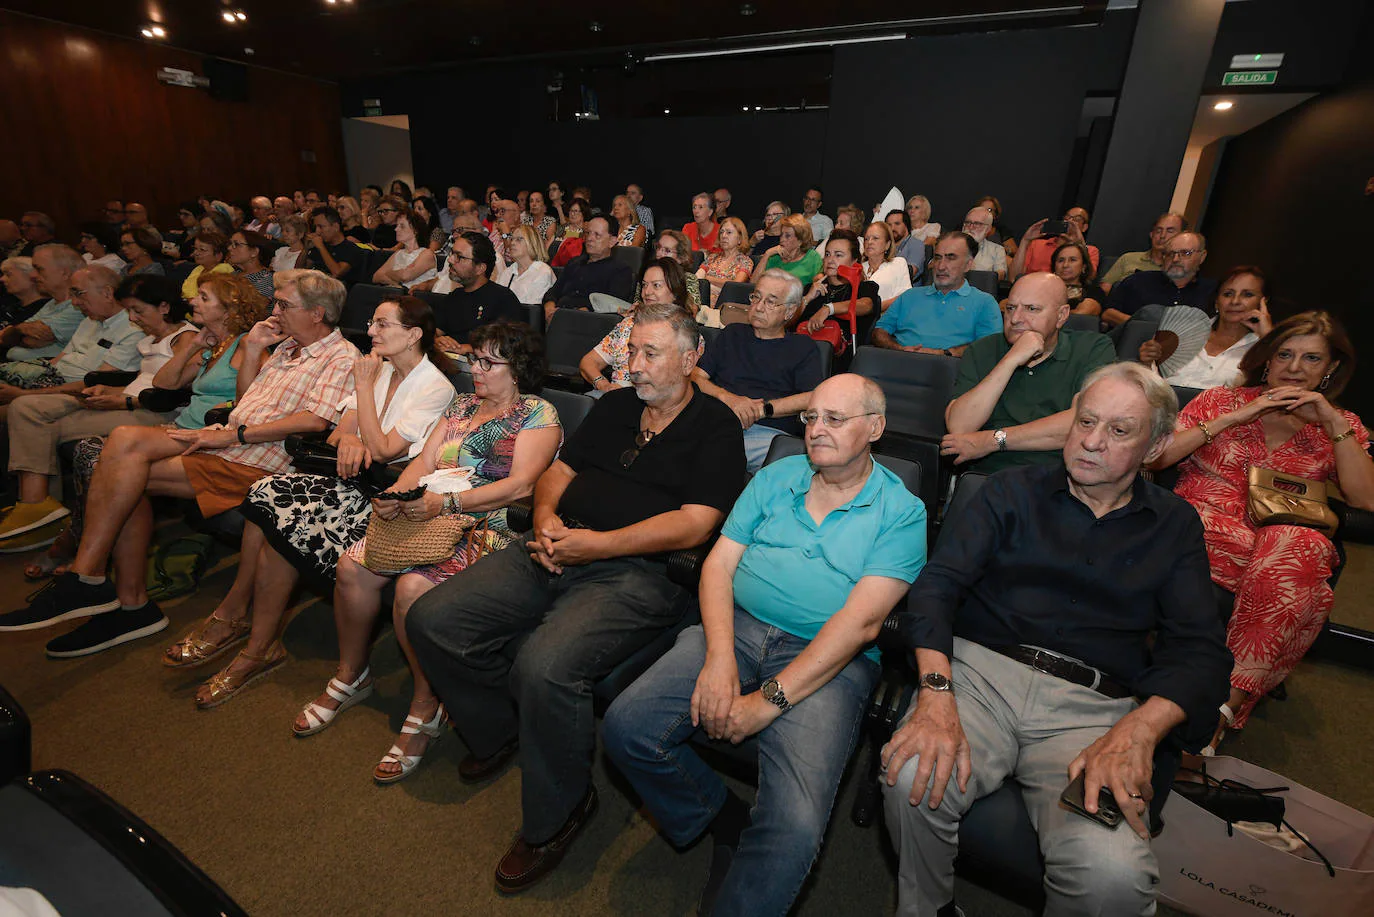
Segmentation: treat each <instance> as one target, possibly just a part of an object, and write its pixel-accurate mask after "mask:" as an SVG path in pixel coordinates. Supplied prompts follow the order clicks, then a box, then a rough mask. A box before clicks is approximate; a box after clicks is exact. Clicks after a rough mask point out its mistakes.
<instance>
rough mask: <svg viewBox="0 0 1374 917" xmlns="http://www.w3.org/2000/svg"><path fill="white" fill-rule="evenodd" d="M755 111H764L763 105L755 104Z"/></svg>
mask: <svg viewBox="0 0 1374 917" xmlns="http://www.w3.org/2000/svg"><path fill="white" fill-rule="evenodd" d="M754 111H763V107H762V106H760V105H755V106H754Z"/></svg>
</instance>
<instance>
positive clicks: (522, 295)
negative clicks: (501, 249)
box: [496, 223, 558, 306]
mask: <svg viewBox="0 0 1374 917" xmlns="http://www.w3.org/2000/svg"><path fill="white" fill-rule="evenodd" d="M506 258H507V259H508V260H509V261H510V264H508V265H506V269H505V271H503V272H502V274H501V276H500V277H498V278H497V280H496V282H497V283H499V284H501V285H502V286H503V287H510V291H511V292H512V293H514V294H515V298H516V299H518V300H520V301H521V302H522V303H524V304H525V305H527V306H537V305H539V304H540V303H542V302H543V301H544V294H545V293H546V292H548V289H549V287H551V286H553V284H554V281H555V280H557V279H558V278H557V277H556V276H555V275H554V273H553V268H551V267H549V264H548V261H549V253H548V250H547V249H546V248H545V247H544V240H543V239H541V238H540V237H539V231H538V230H537V229H536V228H535V227H533V226H529V225H526V224H523V223H522V224H521V225H519V226H517V227H515V230H514V231H513V232H512V233H511V234H510V238H509V239H507V240H506Z"/></svg>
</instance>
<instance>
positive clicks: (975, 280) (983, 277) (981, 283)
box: [964, 271, 997, 299]
mask: <svg viewBox="0 0 1374 917" xmlns="http://www.w3.org/2000/svg"><path fill="white" fill-rule="evenodd" d="M964 279H965V280H967V281H968V285H969V286H971V287H973V288H974V289H975V290H982V291H983V292H984V293H986V294H988V295H989V296H991V297H992V298H993V299H996V298H997V272H996V271H969V272H968V273H967V274H965V275H964Z"/></svg>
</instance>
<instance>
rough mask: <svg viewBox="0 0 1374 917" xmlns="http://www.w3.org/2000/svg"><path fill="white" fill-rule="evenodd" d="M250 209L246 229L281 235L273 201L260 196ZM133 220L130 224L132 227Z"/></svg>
mask: <svg viewBox="0 0 1374 917" xmlns="http://www.w3.org/2000/svg"><path fill="white" fill-rule="evenodd" d="M248 207H249V210H250V212H251V213H252V215H253V219H251V220H249V221H248V222H247V223H244V224H243V228H244V229H248V230H251V231H253V232H260V233H262V234H263V235H265V236H267V237H269V238H272V239H275V238H278V237H279V236H280V235H281V227H280V226H278V225H276V222H275V221H274V220H273V219H272V217H273V214H272V199H271V198H270V197H264V196H262V195H258V196H257V197H254V198H253V199H251V200H250V201H249V202H248ZM132 222H133V221H132V220H130V224H131V225H132Z"/></svg>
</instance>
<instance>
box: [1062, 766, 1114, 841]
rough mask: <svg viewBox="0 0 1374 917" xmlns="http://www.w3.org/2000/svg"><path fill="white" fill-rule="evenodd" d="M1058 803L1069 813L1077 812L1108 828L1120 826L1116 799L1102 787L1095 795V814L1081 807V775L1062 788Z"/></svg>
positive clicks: (1109, 791)
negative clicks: (1067, 809) (1066, 808)
mask: <svg viewBox="0 0 1374 917" xmlns="http://www.w3.org/2000/svg"><path fill="white" fill-rule="evenodd" d="M1059 801H1060V802H1062V803H1063V804H1064V805H1066V806H1067V807H1068V808H1069V810H1070V811H1071V812H1077V813H1078V814H1079V815H1082V816H1083V817H1084V818H1090V819H1092V820H1093V821H1095V822H1097V823H1098V824H1100V825H1106V826H1107V827H1108V828H1115V827H1116V826H1117V825H1119V824H1121V809H1120V808H1118V807H1117V804H1116V797H1115V796H1113V795H1112V791H1111V790H1109V789H1107V788H1106V787H1102V788H1101V789H1099V790H1098V793H1097V812H1095V813H1094V812H1089V811H1088V810H1087V808H1085V807H1084V805H1083V774H1079V775H1078V776H1077V777H1075V778H1073V781H1072V782H1071V783H1070V784H1069V785H1068V786H1067V787H1065V788H1064V792H1063V793H1062V794H1060V796H1059Z"/></svg>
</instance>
